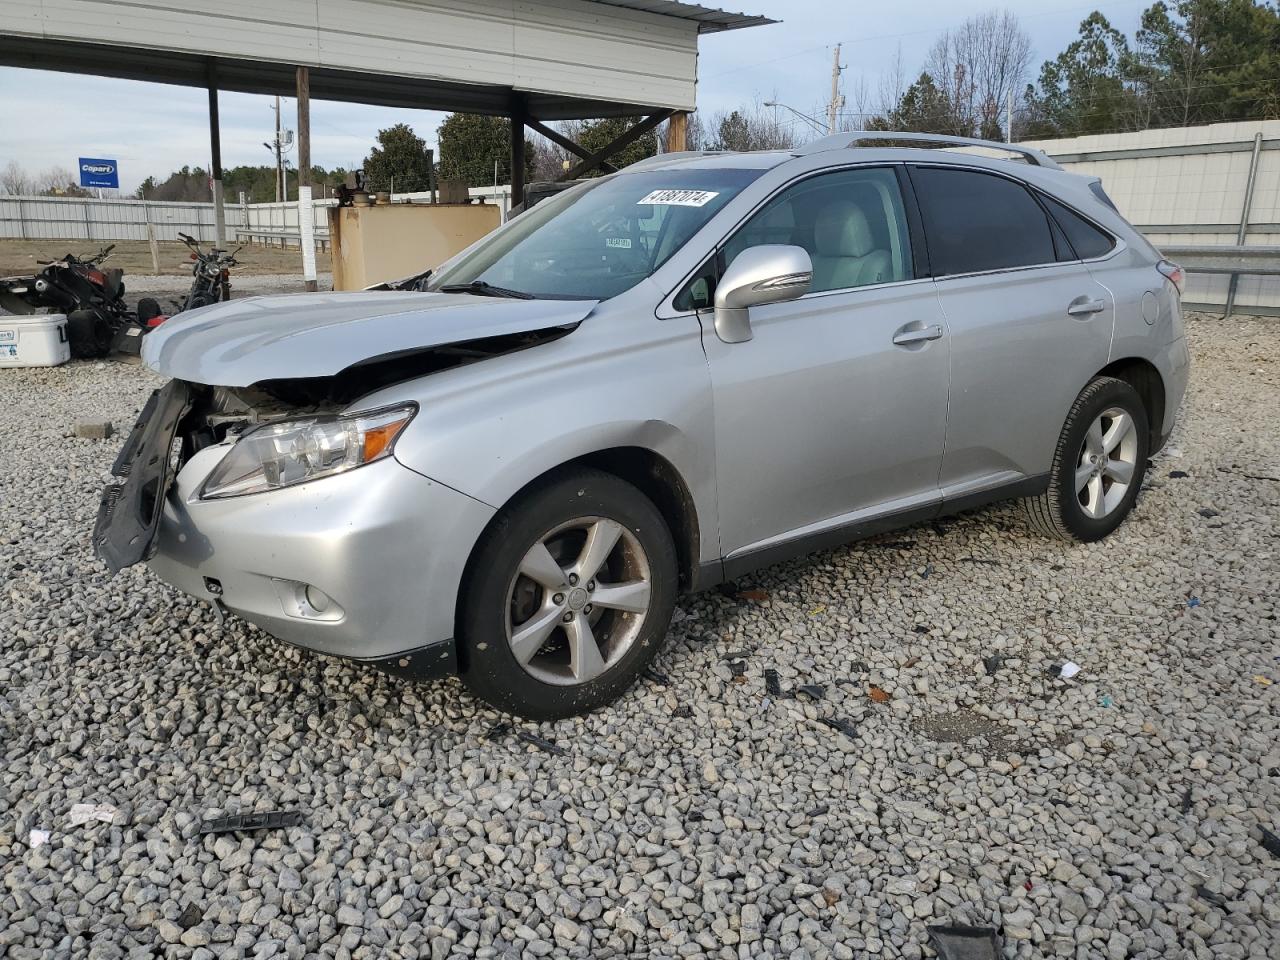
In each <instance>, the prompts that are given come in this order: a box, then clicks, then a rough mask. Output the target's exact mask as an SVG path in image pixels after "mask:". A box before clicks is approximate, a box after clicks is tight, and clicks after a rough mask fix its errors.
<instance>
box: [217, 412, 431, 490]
mask: <svg viewBox="0 0 1280 960" xmlns="http://www.w3.org/2000/svg"><path fill="white" fill-rule="evenodd" d="M417 412H418V407H417V405H416V404H412V403H410V404H403V405H400V406H395V407H386V408H384V409H382V410H373V411H370V412H367V413H358V414H353V415H351V416H344V417H309V418H307V419H305V420H280V421H275V422H273V423H264V424H263V425H262V426H260V427H255V428H254V429H252V430H250V431H248V432H247V433H245V434H243V435H242V436H241V437H240V438H239V439H238V440H237V441H236V442H235V443H234V444H233V445H232V447H231V451H230V452H229V453H228V454H227V455H226V456H225V457H223V458H222V460H221V461H220V462H219V463H218V465H217V466H216V467H215V468H214V469H213V472H212V473H211V474H209V477H208V479H207V480H205V482H204V486H203V487H202V488H201V489H200V499H202V500H217V499H220V498H223V497H239V496H243V495H244V494H247V493H262V492H263V491H266V490H279V489H280V488H282V487H291V486H293V485H294V484H298V483H306V482H308V481H310V480H318V479H320V478H321V477H328V476H332V475H333V474H335V473H345V472H346V471H348V470H354V469H355V468H356V467H363V466H364V465H365V464H368V463H374V462H376V461H378V460H381V459H383V458H384V457H389V456H391V451H392V450H393V449H394V448H395V442H396V438H397V437H398V436H399V435H400V433H401V431H403V430H404V428H405V427H406V426H408V425H409V421H410V420H412V419H413V415H414V414H415V413H417Z"/></svg>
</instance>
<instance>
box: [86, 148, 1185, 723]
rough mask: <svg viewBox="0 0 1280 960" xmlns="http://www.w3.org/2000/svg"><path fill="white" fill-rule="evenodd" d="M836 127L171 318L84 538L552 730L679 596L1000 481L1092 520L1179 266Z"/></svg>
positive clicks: (1088, 211) (563, 197) (1171, 324)
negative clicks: (427, 252)
mask: <svg viewBox="0 0 1280 960" xmlns="http://www.w3.org/2000/svg"><path fill="white" fill-rule="evenodd" d="M852 136H854V135H843V136H836V137H834V138H827V139H825V140H820V141H818V142H816V143H813V144H810V145H808V146H806V147H803V148H800V149H798V150H794V151H789V152H773V153H747V154H698V153H694V154H675V155H667V156H661V157H656V158H653V159H651V160H647V161H644V162H642V163H638V164H635V165H633V166H631V167H628V168H627V169H626V170H623V171H621V172H620V173H617V174H615V175H613V176H608V177H602V178H600V179H598V180H593V181H590V182H587V183H583V184H581V185H579V186H577V187H575V188H573V189H571V190H568V191H565V192H564V193H561V194H559V195H557V196H555V197H553V198H552V199H549V200H546V201H545V202H543V203H541V204H539V205H538V206H535V207H534V208H532V209H531V210H529V211H527V212H525V213H523V214H521V215H520V216H518V217H516V218H514V219H513V220H511V221H510V222H508V223H507V224H506V225H505V226H503V227H502V228H501V229H499V230H497V231H495V232H494V233H493V234H491V235H489V236H488V237H486V238H484V239H483V240H481V241H479V242H478V243H476V244H475V245H473V246H472V247H470V248H469V249H467V250H465V251H464V252H463V253H461V254H459V255H458V256H457V257H455V258H454V259H452V260H450V261H449V262H447V263H445V264H444V265H443V266H441V267H439V268H438V269H437V270H436V271H435V272H434V273H432V274H430V275H429V276H428V275H424V276H423V277H420V278H415V279H414V280H413V281H411V282H409V283H407V284H405V285H403V286H404V287H407V288H408V289H405V288H400V289H385V290H380V291H369V292H364V293H318V294H300V295H294V296H283V297H267V298H260V299H259V298H255V299H246V300H238V301H232V302H230V303H224V304H220V305H217V306H212V307H208V308H205V309H201V310H196V311H192V312H190V313H185V314H182V315H181V316H179V317H177V318H175V319H173V320H170V321H169V322H168V323H166V324H164V326H162V327H160V328H159V330H157V331H156V332H154V333H151V334H150V335H149V336H148V338H147V341H146V345H145V349H144V358H145V360H146V362H147V363H148V364H149V365H150V366H151V367H152V368H153V369H155V370H157V371H159V372H160V373H162V374H164V375H166V376H169V377H171V378H173V379H172V380H171V381H170V382H169V383H168V384H167V385H166V386H165V387H164V388H163V389H161V390H159V391H157V393H156V394H155V396H153V397H152V399H151V401H150V402H149V403H148V405H147V407H146V408H145V409H144V411H143V413H142V415H141V417H140V419H139V422H138V425H137V427H136V428H135V429H134V432H133V434H132V435H131V436H130V438H129V440H128V441H127V443H126V445H125V448H124V449H123V450H122V451H121V454H120V457H119V459H118V460H117V462H116V467H115V473H116V474H117V476H119V477H120V478H122V479H121V481H120V482H119V483H115V484H113V485H111V486H109V487H108V488H107V490H106V492H105V494H104V497H103V505H102V509H101V512H100V515H99V519H98V525H97V528H96V530H95V532H94V542H95V547H96V549H97V551H98V554H99V555H100V556H101V557H102V558H103V559H104V560H105V561H106V562H107V563H108V565H109V566H110V567H111V568H112V569H117V570H118V569H120V568H121V567H124V566H128V565H129V564H132V563H137V562H141V561H147V562H149V563H150V566H151V568H152V569H153V570H154V571H155V572H156V573H157V574H159V576H161V577H162V578H164V579H165V580H167V581H168V582H170V583H172V584H174V585H175V586H177V587H178V588H180V589H182V590H184V591H186V592H187V593H190V594H193V595H195V596H197V597H201V598H204V599H207V600H209V601H210V602H212V603H213V605H214V606H215V607H216V608H217V610H218V612H219V614H221V612H222V611H224V610H226V611H231V612H234V613H236V614H238V615H240V616H241V617H243V618H245V619H246V620H249V621H251V622H252V623H255V624H257V625H259V626H260V627H262V628H263V629H264V630H267V631H269V632H270V633H272V634H274V635H275V636H277V637H279V638H281V639H283V640H285V641H288V642H289V643H293V644H297V645H299V646H302V647H306V648H309V649H311V650H315V651H319V652H321V653H326V654H334V655H339V656H343V657H349V658H352V659H355V660H360V661H365V662H371V663H375V664H377V665H379V666H382V667H384V668H386V669H388V670H391V671H395V672H400V673H404V674H410V675H416V676H424V675H425V676H432V675H440V674H444V673H453V672H457V673H459V674H461V676H462V678H463V680H464V681H465V682H466V684H467V685H468V686H469V687H470V688H471V690H472V691H474V692H475V694H476V695H478V696H479V697H481V698H483V699H484V700H487V701H488V702H490V703H491V704H493V705H494V706H496V707H498V708H500V709H502V710H506V711H510V712H513V713H516V714H519V715H522V716H525V717H529V718H551V717H560V716H564V715H567V714H572V713H576V712H579V711H584V710H589V709H591V708H593V707H597V706H599V705H601V704H604V703H607V702H609V701H610V700H613V699H614V698H615V697H617V696H618V695H619V694H620V693H621V692H622V691H623V690H625V689H626V688H627V686H628V685H629V684H630V683H631V682H632V681H633V680H634V679H635V678H636V676H637V674H639V673H640V672H641V670H642V669H643V668H644V667H645V666H646V665H647V664H648V663H649V662H650V661H651V660H652V659H653V657H654V655H655V654H656V653H657V652H658V649H659V647H660V646H661V645H662V641H663V638H664V636H665V634H666V631H667V627H668V622H669V620H670V617H671V613H672V608H673V605H674V604H675V602H676V597H677V595H678V594H679V593H680V592H681V591H683V590H700V589H703V588H705V587H707V586H709V585H712V584H715V583H717V582H720V581H723V580H725V579H728V578H733V577H738V576H741V575H742V574H744V573H746V572H747V571H750V570H753V569H755V568H758V567H761V566H764V565H767V564H772V563H776V562H778V561H780V560H784V559H786V558H789V557H794V556H796V555H799V554H803V553H806V552H809V551H812V550H816V549H821V548H824V547H829V546H832V545H834V544H838V543H843V542H846V541H849V540H853V539H855V538H858V537H865V536H867V535H869V534H873V533H877V532H880V531H884V530H888V529H891V528H894V527H900V526H903V525H906V524H911V523H916V522H919V521H921V520H926V519H928V518H930V517H935V516H938V515H939V514H944V513H954V512H956V511H959V510H965V509H969V508H972V507H975V506H978V505H980V504H984V503H987V502H990V501H994V500H1000V499H1005V498H1012V497H1021V498H1024V499H1025V502H1026V504H1027V512H1028V515H1029V517H1030V520H1031V522H1032V524H1033V525H1034V526H1035V527H1037V528H1038V529H1040V530H1041V531H1043V532H1045V533H1047V534H1049V535H1052V536H1055V537H1061V538H1064V539H1068V540H1079V541H1091V540H1097V539H1099V538H1100V537H1104V536H1106V535H1107V534H1108V533H1110V532H1111V531H1112V530H1114V529H1115V528H1116V526H1117V525H1119V524H1120V523H1121V521H1122V520H1123V519H1124V518H1125V516H1126V515H1127V514H1128V513H1129V511H1130V509H1132V507H1133V503H1134V499H1135V498H1136V497H1137V495H1138V489H1139V487H1140V485H1141V483H1142V478H1143V472H1144V469H1145V467H1146V464H1147V458H1148V457H1149V456H1150V455H1151V454H1152V453H1153V452H1154V451H1155V450H1157V449H1158V448H1159V447H1160V446H1161V445H1162V444H1163V443H1164V442H1165V440H1166V439H1167V438H1168V436H1169V433H1170V430H1171V429H1172V427H1173V422H1174V415H1175V413H1176V411H1177V409H1178V405H1179V403H1180V402H1181V400H1182V395H1183V391H1184V389H1185V386H1186V382H1187V372H1188V356H1187V347H1186V341H1185V339H1184V329H1183V321H1182V316H1181V307H1180V300H1179V286H1180V284H1181V281H1182V277H1181V273H1180V271H1179V270H1178V268H1177V267H1175V266H1174V265H1172V264H1170V263H1168V262H1166V261H1164V260H1162V259H1161V257H1160V254H1159V253H1158V252H1157V251H1156V250H1155V249H1153V248H1152V246H1151V245H1150V244H1149V243H1148V242H1147V241H1146V240H1144V239H1143V237H1142V236H1141V235H1140V234H1139V233H1138V232H1137V231H1135V230H1134V228H1133V227H1132V226H1130V225H1129V224H1128V223H1127V222H1126V221H1125V220H1124V219H1123V218H1122V217H1121V216H1120V215H1119V214H1118V213H1117V212H1116V210H1115V209H1114V207H1113V206H1112V205H1111V203H1110V201H1109V200H1108V199H1107V197H1106V194H1105V193H1103V191H1102V189H1101V187H1100V185H1099V183H1098V181H1097V180H1090V179H1088V178H1085V177H1080V176H1075V175H1071V174H1068V173H1065V172H1063V171H1062V170H1061V169H1060V168H1058V167H1057V165H1056V164H1054V163H1053V162H1052V161H1051V160H1050V159H1049V158H1047V157H1045V156H1044V155H1043V154H1039V153H1037V152H1035V151H1032V150H1026V149H1021V148H1008V147H1005V146H1004V145H999V144H982V143H980V142H976V141H955V140H950V139H944V140H943V141H942V142H943V145H945V146H948V147H952V148H954V147H957V146H967V147H968V149H963V150H956V149H949V150H943V151H938V150H932V149H919V148H913V147H911V146H908V147H905V148H904V147H902V146H900V145H894V146H889V145H879V146H872V147H866V146H859V144H861V143H868V142H875V141H874V139H873V138H871V137H867V136H864V135H856V137H857V139H856V141H855V140H851V137H852ZM892 139H893V140H894V141H905V142H908V143H910V141H911V139H912V138H911V137H909V136H907V135H902V134H893V135H892ZM919 139H921V140H924V141H928V142H930V143H932V144H936V143H937V142H938V138H934V137H920V138H919ZM976 146H977V147H985V148H986V149H985V150H976V149H973V148H974V147H976ZM993 150H1011V151H1012V152H1013V153H1014V154H1015V156H1016V157H1017V160H1010V159H999V158H993V157H991V156H989V155H988V154H990V153H991V152H992V151H993ZM167 452H169V453H170V455H169V456H166V453H167Z"/></svg>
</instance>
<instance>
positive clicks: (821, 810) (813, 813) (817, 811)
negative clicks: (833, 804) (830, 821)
mask: <svg viewBox="0 0 1280 960" xmlns="http://www.w3.org/2000/svg"><path fill="white" fill-rule="evenodd" d="M830 810H831V808H830V807H829V806H827V805H826V804H825V803H822V804H819V805H818V806H816V807H814V808H813V809H812V810H810V811H809V812H808V813H806V814H805V816H806V817H820V816H822V815H823V814H825V813H827V812H828V811H830Z"/></svg>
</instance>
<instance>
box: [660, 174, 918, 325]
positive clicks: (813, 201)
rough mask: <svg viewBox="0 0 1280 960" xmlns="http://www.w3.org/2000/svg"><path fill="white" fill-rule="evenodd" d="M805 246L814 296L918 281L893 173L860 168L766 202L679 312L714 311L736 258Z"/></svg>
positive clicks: (697, 281)
mask: <svg viewBox="0 0 1280 960" xmlns="http://www.w3.org/2000/svg"><path fill="white" fill-rule="evenodd" d="M776 243H780V244H790V245H793V246H798V247H803V248H804V249H805V250H806V251H807V252H808V254H809V258H810V260H812V261H813V282H812V284H811V286H810V288H809V289H810V292H812V293H823V292H827V291H831V290H846V289H850V288H853V287H863V286H868V285H870V284H875V283H893V282H895V281H901V280H910V279H912V278H913V276H914V272H913V268H912V259H911V237H910V233H909V231H908V229H907V218H906V214H905V211H904V208H903V204H902V192H901V190H900V189H899V187H898V179H897V176H896V174H895V173H894V171H893V170H892V169H891V168H887V167H872V168H867V167H858V168H853V169H850V170H837V171H834V172H832V173H824V174H819V175H818V176H815V177H809V178H808V179H806V180H802V181H800V182H799V183H795V184H792V185H791V186H789V187H787V188H785V189H784V190H782V191H781V192H780V193H778V194H777V195H776V196H775V197H773V198H772V199H771V200H769V202H768V203H766V204H765V205H764V206H763V207H761V208H760V209H759V210H758V211H756V213H754V214H752V216H751V218H750V219H749V220H748V221H747V222H746V223H744V224H743V225H742V227H741V228H739V230H738V231H737V232H736V233H735V234H734V235H733V236H732V237H730V238H729V240H728V241H726V242H725V244H724V247H723V248H722V249H721V250H720V253H719V256H718V257H717V258H716V260H715V261H712V262H708V263H707V264H706V265H705V266H704V267H703V269H701V270H699V271H698V273H697V274H695V275H694V277H693V279H692V280H690V281H689V283H688V284H686V286H685V287H684V289H683V290H681V291H680V293H679V294H678V295H677V296H676V299H675V301H674V304H673V305H674V306H675V307H676V309H678V310H687V309H692V308H702V307H708V306H710V305H711V302H712V297H713V295H714V287H715V281H716V278H717V276H718V275H719V273H721V272H723V270H724V269H725V268H727V267H728V265H729V264H731V263H733V260H734V258H735V257H736V256H738V254H740V253H741V252H742V251H743V250H746V249H747V248H748V247H756V246H761V245H762V244H776Z"/></svg>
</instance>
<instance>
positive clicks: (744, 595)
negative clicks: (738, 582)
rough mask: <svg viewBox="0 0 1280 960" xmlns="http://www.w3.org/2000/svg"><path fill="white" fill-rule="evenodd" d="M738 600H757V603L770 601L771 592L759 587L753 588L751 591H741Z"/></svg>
mask: <svg viewBox="0 0 1280 960" xmlns="http://www.w3.org/2000/svg"><path fill="white" fill-rule="evenodd" d="M738 599H739V600H755V601H757V602H758V601H762V600H768V599H769V591H768V590H761V589H759V588H758V587H753V588H752V589H750V590H739V591H738Z"/></svg>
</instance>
